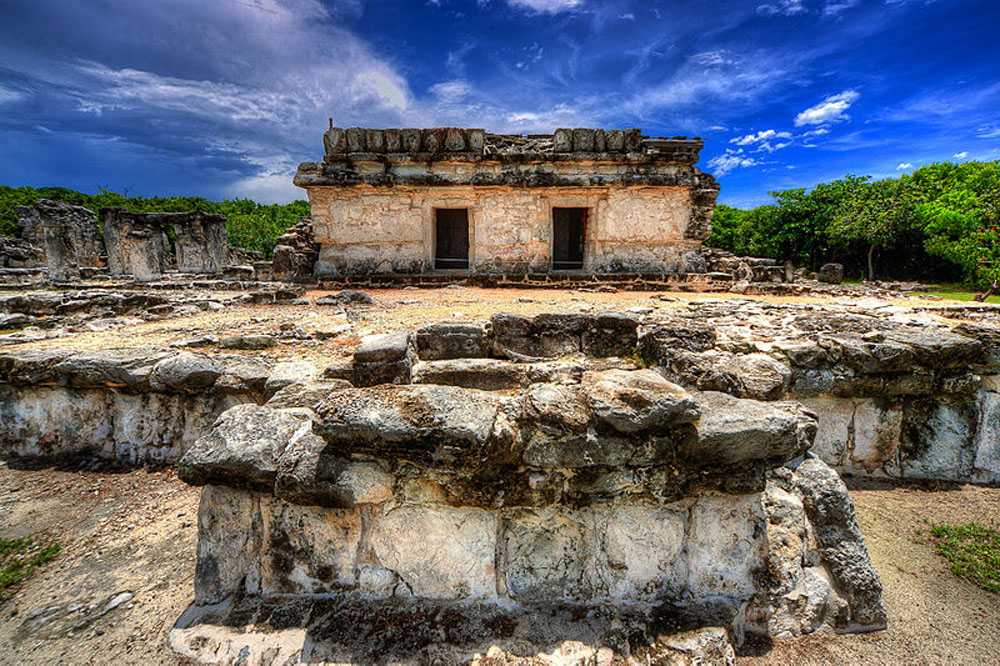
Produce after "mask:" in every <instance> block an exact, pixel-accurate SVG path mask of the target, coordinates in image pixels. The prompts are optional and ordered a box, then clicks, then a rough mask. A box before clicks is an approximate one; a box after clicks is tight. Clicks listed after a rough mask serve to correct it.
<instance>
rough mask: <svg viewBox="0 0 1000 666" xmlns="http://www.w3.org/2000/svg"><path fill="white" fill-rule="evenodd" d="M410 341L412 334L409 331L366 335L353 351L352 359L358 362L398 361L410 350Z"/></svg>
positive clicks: (411, 340) (411, 341)
mask: <svg viewBox="0 0 1000 666" xmlns="http://www.w3.org/2000/svg"><path fill="white" fill-rule="evenodd" d="M412 343H413V334H412V333H410V332H409V331H396V332H394V333H376V334H373V335H366V336H365V337H363V338H361V343H360V344H359V345H358V348H357V350H355V352H354V360H355V361H356V362H358V363H384V362H387V361H398V360H400V359H402V358H404V357H406V355H407V354H408V353H409V352H410V350H411V347H412Z"/></svg>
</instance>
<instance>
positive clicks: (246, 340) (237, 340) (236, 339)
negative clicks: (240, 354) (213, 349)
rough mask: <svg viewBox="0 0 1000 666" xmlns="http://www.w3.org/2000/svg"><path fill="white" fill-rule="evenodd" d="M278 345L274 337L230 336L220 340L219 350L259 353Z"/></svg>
mask: <svg viewBox="0 0 1000 666" xmlns="http://www.w3.org/2000/svg"><path fill="white" fill-rule="evenodd" d="M276 344H278V340H277V339H276V338H275V337H274V336H273V335H266V334H259V335H230V336H227V337H225V338H221V339H220V340H219V349H244V350H252V351H259V350H261V349H268V348H270V347H274V346H275V345H276Z"/></svg>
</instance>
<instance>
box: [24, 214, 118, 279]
mask: <svg viewBox="0 0 1000 666" xmlns="http://www.w3.org/2000/svg"><path fill="white" fill-rule="evenodd" d="M18 212H19V213H20V214H21V216H22V217H21V221H20V230H21V238H22V242H24V243H26V244H29V245H31V246H32V247H39V248H41V250H42V252H41V253H39V255H40V256H44V260H45V262H46V264H47V265H48V269H49V279H50V280H53V281H56V282H65V281H67V280H74V279H79V278H80V277H81V271H80V269H81V268H89V267H96V266H100V265H101V259H100V257H101V253H102V248H101V238H100V233H99V231H98V228H97V217H96V216H95V215H94V214H93V213H92V212H90V211H89V210H88V209H86V208H84V207H83V206H75V205H73V204H69V203H65V202H62V201H51V200H49V199H39V200H38V202H36V204H35V206H34V207H33V208H25V207H19V208H18ZM36 256H38V255H36Z"/></svg>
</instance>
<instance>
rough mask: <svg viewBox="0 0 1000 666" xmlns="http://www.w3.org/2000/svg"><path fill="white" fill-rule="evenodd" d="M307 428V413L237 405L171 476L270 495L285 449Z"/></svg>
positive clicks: (304, 411)
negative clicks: (246, 488) (250, 489)
mask: <svg viewBox="0 0 1000 666" xmlns="http://www.w3.org/2000/svg"><path fill="white" fill-rule="evenodd" d="M311 427H312V421H311V412H309V411H308V410H274V409H270V408H267V407H260V406H257V405H238V406H236V407H233V408H232V409H230V410H228V411H227V412H226V413H225V414H223V415H222V416H221V417H220V418H219V420H218V422H217V423H216V424H215V427H214V428H213V429H212V430H211V432H209V433H207V434H206V435H205V436H204V437H202V438H201V439H199V440H198V441H197V442H195V444H194V446H192V447H191V448H190V449H189V450H188V451H187V453H185V454H184V457H183V458H181V461H180V464H179V466H178V468H177V476H178V477H180V478H181V479H182V480H183V481H184V482H186V483H189V484H191V485H196V486H200V485H206V484H209V483H227V484H230V485H233V486H236V487H249V488H259V489H260V490H263V491H266V492H270V491H271V490H272V489H273V487H274V479H275V475H276V473H277V468H278V459H279V458H280V457H281V454H282V452H284V450H285V447H286V446H287V445H288V443H289V441H290V440H291V439H292V437H293V436H294V435H295V434H296V433H297V432H298V431H304V432H309V430H310V428H311Z"/></svg>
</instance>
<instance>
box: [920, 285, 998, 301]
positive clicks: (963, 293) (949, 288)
mask: <svg viewBox="0 0 1000 666" xmlns="http://www.w3.org/2000/svg"><path fill="white" fill-rule="evenodd" d="M928 287H929V288H928V289H927V291H915V292H913V293H914V294H927V295H930V296H940V297H941V298H946V299H948V300H952V301H971V300H973V299H974V298H975V296H976V294H977V293H979V292H976V291H975V290H972V289H969V288H968V287H965V286H964V285H962V284H956V283H944V284H931V285H928ZM985 302H986V303H1000V295H998V294H994V295H993V296H990V297H989V298H987V299H986V301H985Z"/></svg>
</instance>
